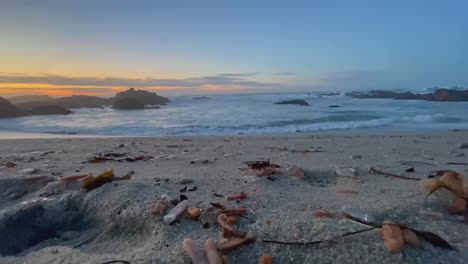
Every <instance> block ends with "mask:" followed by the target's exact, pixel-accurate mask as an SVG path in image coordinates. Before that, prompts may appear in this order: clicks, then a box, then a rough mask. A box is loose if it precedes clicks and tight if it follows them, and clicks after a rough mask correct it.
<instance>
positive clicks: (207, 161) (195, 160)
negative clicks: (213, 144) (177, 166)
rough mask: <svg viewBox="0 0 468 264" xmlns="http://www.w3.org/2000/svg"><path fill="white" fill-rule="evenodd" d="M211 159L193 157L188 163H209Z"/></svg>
mask: <svg viewBox="0 0 468 264" xmlns="http://www.w3.org/2000/svg"><path fill="white" fill-rule="evenodd" d="M212 162H213V161H212V160H209V159H194V160H191V161H190V164H210V163H212Z"/></svg>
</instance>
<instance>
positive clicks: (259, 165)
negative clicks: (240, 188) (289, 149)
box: [244, 159, 281, 176]
mask: <svg viewBox="0 0 468 264" xmlns="http://www.w3.org/2000/svg"><path fill="white" fill-rule="evenodd" d="M244 164H246V165H247V166H248V167H249V171H248V173H249V174H251V175H255V176H268V175H274V174H279V173H281V169H280V168H281V166H280V165H277V164H274V163H270V160H269V159H268V161H264V160H255V161H247V162H244Z"/></svg>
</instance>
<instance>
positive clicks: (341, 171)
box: [335, 166, 359, 176]
mask: <svg viewBox="0 0 468 264" xmlns="http://www.w3.org/2000/svg"><path fill="white" fill-rule="evenodd" d="M335 172H336V174H338V176H358V175H359V170H358V168H354V167H343V166H337V167H336V168H335Z"/></svg>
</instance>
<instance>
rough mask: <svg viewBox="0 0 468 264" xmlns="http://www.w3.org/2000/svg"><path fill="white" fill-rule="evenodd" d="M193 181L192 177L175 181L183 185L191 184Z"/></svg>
mask: <svg viewBox="0 0 468 264" xmlns="http://www.w3.org/2000/svg"><path fill="white" fill-rule="evenodd" d="M193 182H194V181H193V180H192V179H182V180H180V181H178V182H177V183H178V184H181V185H184V184H191V183H193Z"/></svg>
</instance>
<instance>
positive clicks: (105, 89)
mask: <svg viewBox="0 0 468 264" xmlns="http://www.w3.org/2000/svg"><path fill="white" fill-rule="evenodd" d="M129 88H130V87H127V86H91V85H55V84H48V83H0V96H15V95H49V96H53V97H60V96H71V95H92V96H106V95H113V94H114V93H116V92H120V91H124V90H127V89H129ZM134 88H136V89H145V90H151V91H156V92H159V91H209V92H234V91H242V90H246V89H249V88H250V87H248V86H237V85H202V86H200V87H178V86H142V87H138V86H135V87H134Z"/></svg>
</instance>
